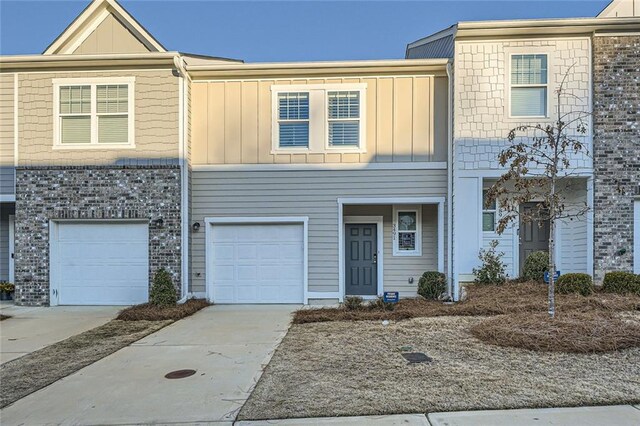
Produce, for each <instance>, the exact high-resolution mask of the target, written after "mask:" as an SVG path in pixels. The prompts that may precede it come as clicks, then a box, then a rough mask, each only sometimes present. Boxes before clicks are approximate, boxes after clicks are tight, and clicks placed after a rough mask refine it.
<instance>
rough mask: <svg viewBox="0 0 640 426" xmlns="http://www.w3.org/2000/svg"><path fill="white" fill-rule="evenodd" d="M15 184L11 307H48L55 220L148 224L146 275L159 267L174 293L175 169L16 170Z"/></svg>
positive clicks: (177, 260)
mask: <svg viewBox="0 0 640 426" xmlns="http://www.w3.org/2000/svg"><path fill="white" fill-rule="evenodd" d="M16 182H17V185H16V219H15V220H16V222H15V223H16V241H15V255H16V259H15V281H16V293H15V302H16V304H18V305H37V306H41V305H48V304H49V222H50V221H51V220H57V219H82V220H99V219H113V220H118V219H143V220H148V221H149V277H150V278H151V277H152V275H153V274H154V273H155V271H156V270H157V269H158V268H160V267H163V268H165V269H166V270H167V271H169V273H171V275H172V276H173V281H174V283H175V285H176V289H178V293H179V289H180V279H181V276H180V271H181V240H182V239H181V225H180V221H181V214H180V206H181V204H180V168H179V167H177V166H120V167H115V166H90V167H81V166H80V167H71V166H69V167H28V168H24V167H22V168H18V169H17V171H16ZM158 218H162V219H163V222H164V223H163V226H162V227H158V226H156V225H155V224H154V223H153V221H154V220H155V219H158Z"/></svg>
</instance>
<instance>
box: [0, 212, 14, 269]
mask: <svg viewBox="0 0 640 426" xmlns="http://www.w3.org/2000/svg"><path fill="white" fill-rule="evenodd" d="M12 214H15V204H13V203H0V281H4V280H8V279H9V215H12Z"/></svg>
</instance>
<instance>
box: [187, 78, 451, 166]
mask: <svg viewBox="0 0 640 426" xmlns="http://www.w3.org/2000/svg"><path fill="white" fill-rule="evenodd" d="M335 83H364V84H366V85H367V89H366V96H367V104H366V106H365V108H364V111H365V119H366V141H365V144H366V152H365V153H304V154H288V153H287V154H282V153H279V154H273V153H272V98H271V86H273V85H287V84H335ZM193 127H194V133H193V141H192V143H193V154H194V155H193V162H194V164H256V163H339V162H345V163H354V162H355V163H358V162H361V163H363V162H366V163H369V162H376V163H377V162H411V161H446V147H447V81H446V78H443V77H433V76H424V75H416V76H409V77H404V76H397V77H394V76H389V77H361V78H331V79H313V80H306V79H291V80H259V81H257V80H244V81H240V80H238V81H208V82H202V81H200V82H198V81H196V82H194V84H193Z"/></svg>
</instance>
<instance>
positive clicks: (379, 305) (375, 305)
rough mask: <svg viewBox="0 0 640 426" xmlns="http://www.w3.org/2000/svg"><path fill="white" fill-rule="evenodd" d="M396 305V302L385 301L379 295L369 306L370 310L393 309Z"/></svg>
mask: <svg viewBox="0 0 640 426" xmlns="http://www.w3.org/2000/svg"><path fill="white" fill-rule="evenodd" d="M395 307H396V304H395V303H391V302H385V301H384V299H383V298H382V297H378V298H377V299H376V300H374V301H372V302H370V303H369V305H368V306H367V308H369V310H370V311H393V310H394V309H395Z"/></svg>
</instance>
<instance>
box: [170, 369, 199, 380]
mask: <svg viewBox="0 0 640 426" xmlns="http://www.w3.org/2000/svg"><path fill="white" fill-rule="evenodd" d="M194 374H196V370H176V371H172V372H171V373H167V374H165V375H164V377H165V378H167V379H184V378H185V377H189V376H193V375H194Z"/></svg>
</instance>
